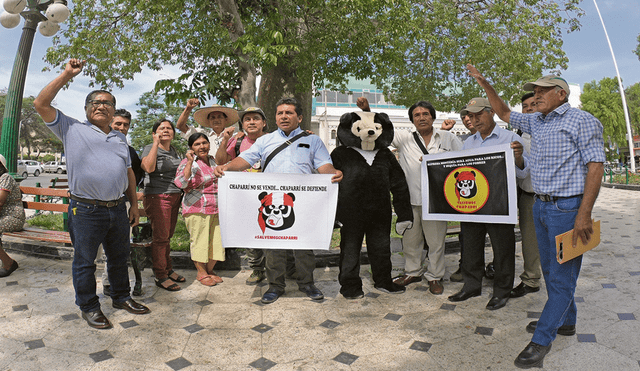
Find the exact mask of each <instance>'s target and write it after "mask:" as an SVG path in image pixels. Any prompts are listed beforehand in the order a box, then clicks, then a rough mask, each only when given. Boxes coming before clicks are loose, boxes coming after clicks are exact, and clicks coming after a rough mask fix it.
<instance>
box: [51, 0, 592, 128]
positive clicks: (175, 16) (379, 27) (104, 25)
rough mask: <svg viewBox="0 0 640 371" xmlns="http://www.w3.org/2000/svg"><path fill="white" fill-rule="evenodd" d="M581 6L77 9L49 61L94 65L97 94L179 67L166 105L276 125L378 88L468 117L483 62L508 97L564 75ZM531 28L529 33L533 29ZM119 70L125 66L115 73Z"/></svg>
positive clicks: (114, 1) (194, 3)
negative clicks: (354, 84) (262, 116)
mask: <svg viewBox="0 0 640 371" xmlns="http://www.w3.org/2000/svg"><path fill="white" fill-rule="evenodd" d="M578 3H579V0H457V1H450V0H431V1H429V0H427V1H424V0H420V1H418V0H386V1H385V0H383V1H379V0H306V1H304V2H301V1H292V0H270V1H267V0H155V1H138V2H133V1H126V0H111V1H109V2H104V1H96V0H94V1H81V2H75V3H74V9H73V12H72V15H71V18H70V19H69V21H68V29H67V30H65V31H64V32H63V33H62V36H59V37H56V38H55V39H54V46H53V47H52V48H50V49H49V51H48V53H47V56H46V57H45V59H46V61H47V62H49V63H50V64H52V65H54V66H62V65H63V64H64V62H65V61H66V60H67V59H68V58H70V57H78V58H83V59H87V60H88V62H89V64H88V66H87V67H85V71H84V72H85V73H86V74H88V75H89V76H91V77H92V78H93V79H94V80H95V84H97V85H100V86H103V87H109V85H116V86H120V87H121V86H122V85H123V84H124V81H126V80H130V79H132V78H133V77H134V75H135V74H136V73H138V72H140V71H141V68H142V66H146V67H148V68H151V69H153V70H159V69H161V68H162V66H163V65H180V67H181V68H182V70H183V71H184V74H183V75H181V76H179V77H178V78H176V79H166V80H161V81H158V83H157V84H156V91H158V92H162V93H163V95H164V96H165V98H166V99H167V101H168V102H182V103H184V102H185V101H186V99H187V98H188V97H190V96H196V97H199V98H201V99H205V100H206V99H207V98H212V97H215V98H217V100H218V102H219V103H221V104H228V103H230V102H232V101H233V102H234V103H235V104H236V106H238V107H248V106H250V105H255V104H256V94H255V92H256V86H255V85H256V83H255V82H256V75H257V74H258V73H259V74H261V75H262V79H261V84H260V89H259V94H258V96H259V101H258V102H257V103H258V104H259V105H260V106H261V107H262V108H263V109H264V110H265V113H266V114H267V121H268V124H269V125H270V127H273V123H274V109H275V107H274V106H275V101H277V100H278V99H280V98H281V97H282V96H295V97H296V98H298V99H299V100H300V101H301V103H303V106H304V107H305V109H304V112H303V115H304V118H305V121H304V122H303V124H304V125H303V127H306V126H307V125H308V124H309V119H310V116H311V115H312V113H311V98H312V97H313V95H312V94H313V89H314V88H316V89H320V88H324V87H327V88H330V89H334V90H342V91H344V89H345V88H346V85H345V84H346V82H347V81H348V78H349V77H355V78H357V79H365V78H370V79H371V80H372V82H374V83H375V84H376V85H378V86H381V87H384V89H385V92H386V94H387V96H388V97H390V98H391V99H392V100H393V101H394V102H396V103H400V104H405V105H409V104H411V103H413V102H415V101H416V100H417V99H429V100H431V101H433V102H434V103H436V104H437V105H438V107H439V108H440V109H448V108H450V107H456V108H458V107H459V106H460V105H461V104H462V103H463V102H466V101H467V100H468V99H470V98H471V97H472V96H474V95H477V94H479V93H480V89H479V87H478V86H477V84H475V82H474V81H473V80H472V79H470V78H468V76H467V75H466V72H464V64H465V63H466V62H468V61H472V62H474V63H475V64H476V65H477V66H478V67H479V68H481V69H482V70H483V72H486V75H487V76H490V77H494V84H495V86H496V87H497V88H498V89H499V90H500V91H502V92H503V96H507V97H516V96H519V95H520V93H521V92H520V86H521V85H522V83H524V82H525V81H529V80H531V79H532V78H534V77H539V76H540V75H541V74H542V73H541V72H542V71H543V70H546V69H553V70H557V69H563V68H566V63H567V59H566V57H565V55H564V52H563V51H562V50H561V45H562V40H561V36H562V32H563V30H574V29H576V28H577V27H578V25H579V24H578V22H577V17H578V16H580V15H581V14H582V11H581V10H580V9H579V8H578V7H577V4H578ZM524 25H526V27H524ZM114 61H117V63H114Z"/></svg>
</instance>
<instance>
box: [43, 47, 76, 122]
mask: <svg viewBox="0 0 640 371" xmlns="http://www.w3.org/2000/svg"><path fill="white" fill-rule="evenodd" d="M85 63H87V61H85V60H80V59H75V58H72V59H70V60H69V62H67V65H66V66H65V67H64V71H62V73H61V74H59V75H58V76H57V77H56V78H55V79H53V81H51V82H50V83H49V84H47V86H45V87H44V89H42V91H41V92H40V94H38V97H37V98H36V99H35V100H34V101H33V106H34V107H35V109H36V111H37V112H38V114H39V115H40V117H42V119H43V120H44V121H45V122H52V121H53V120H55V119H56V109H55V108H53V107H52V106H51V102H52V101H53V99H54V98H55V97H56V95H57V94H58V92H59V91H60V89H62V87H64V86H65V85H66V84H67V83H68V82H69V81H71V79H73V78H74V77H75V76H77V75H78V74H79V73H80V72H82V68H83V67H84V65H85Z"/></svg>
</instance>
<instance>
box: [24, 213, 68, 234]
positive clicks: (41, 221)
mask: <svg viewBox="0 0 640 371" xmlns="http://www.w3.org/2000/svg"><path fill="white" fill-rule="evenodd" d="M27 224H29V225H30V226H32V227H38V228H42V229H47V230H50V231H62V230H63V229H64V225H63V222H62V214H39V215H36V216H34V217H33V218H30V219H28V220H27Z"/></svg>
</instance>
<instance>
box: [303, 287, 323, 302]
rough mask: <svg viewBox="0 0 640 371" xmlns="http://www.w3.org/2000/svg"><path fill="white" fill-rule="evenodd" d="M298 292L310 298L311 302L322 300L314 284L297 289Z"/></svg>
mask: <svg viewBox="0 0 640 371" xmlns="http://www.w3.org/2000/svg"><path fill="white" fill-rule="evenodd" d="M298 290H300V291H302V292H304V293H305V294H307V296H308V297H310V298H311V299H312V300H322V299H324V294H323V293H322V291H320V289H318V288H317V287H316V286H315V285H314V284H311V285H307V286H302V287H299V288H298Z"/></svg>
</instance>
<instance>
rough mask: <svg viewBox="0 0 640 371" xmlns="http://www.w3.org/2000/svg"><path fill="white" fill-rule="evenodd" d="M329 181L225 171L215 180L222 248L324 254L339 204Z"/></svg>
mask: <svg viewBox="0 0 640 371" xmlns="http://www.w3.org/2000/svg"><path fill="white" fill-rule="evenodd" d="M331 176H332V174H276V173H253V172H234V171H227V172H226V173H225V175H224V176H223V177H222V178H220V179H219V180H218V204H219V211H220V229H221V235H222V245H223V246H224V247H247V248H257V249H311V250H328V249H329V245H330V243H331V234H332V232H333V224H334V220H335V216H336V206H337V203H338V185H337V184H333V183H331Z"/></svg>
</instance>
